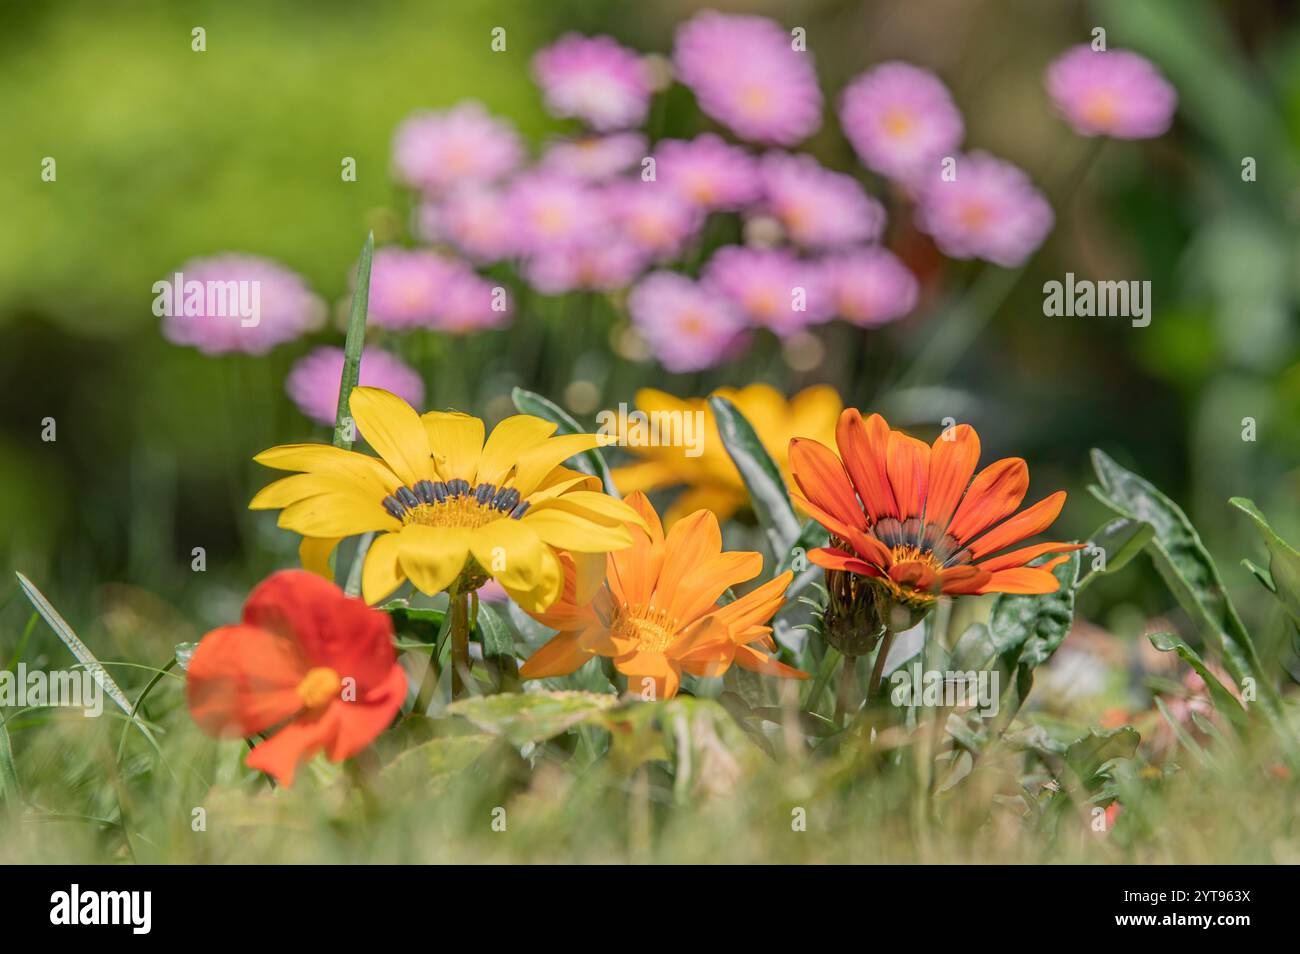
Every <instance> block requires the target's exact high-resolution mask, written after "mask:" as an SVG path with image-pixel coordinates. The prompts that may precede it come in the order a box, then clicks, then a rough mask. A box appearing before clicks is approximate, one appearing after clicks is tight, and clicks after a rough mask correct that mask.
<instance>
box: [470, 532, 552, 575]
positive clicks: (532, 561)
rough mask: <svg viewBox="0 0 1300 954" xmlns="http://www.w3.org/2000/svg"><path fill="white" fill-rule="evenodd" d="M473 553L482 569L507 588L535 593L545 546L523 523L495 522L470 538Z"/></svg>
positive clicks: (540, 573)
mask: <svg viewBox="0 0 1300 954" xmlns="http://www.w3.org/2000/svg"><path fill="white" fill-rule="evenodd" d="M469 547H470V552H471V553H473V554H474V559H475V560H477V561H478V563H479V566H481V567H482V568H483V569H485V570H487V571H488V572H489V573H491V574H492V578H493V579H495V580H496V581H497V582H498V583H500V584H501V585H502V586H503V587H506V588H507V592H509V591H510V589H522V590H531V589H532V588H533V587H534V586H536V585H537V584H538V583H539V582H540V580H541V575H542V550H543V549H544V545H543V544H542V541H541V540H540V539H539V538H538V536H537V534H536V533H534V532H533V531H532V530H531V529H530V528H528V527H525V526H524V524H523V521H522V520H511V519H509V518H506V519H504V520H494V521H493V522H492V523H489V524H486V525H484V526H482V527H479V528H478V529H477V530H475V531H474V532H473V533H472V534H471V536H470V544H469Z"/></svg>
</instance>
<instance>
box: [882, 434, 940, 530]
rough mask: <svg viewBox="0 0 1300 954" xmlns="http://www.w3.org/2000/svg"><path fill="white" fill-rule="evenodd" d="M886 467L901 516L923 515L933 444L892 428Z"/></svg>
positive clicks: (905, 517) (902, 518)
mask: <svg viewBox="0 0 1300 954" xmlns="http://www.w3.org/2000/svg"><path fill="white" fill-rule="evenodd" d="M885 466H886V470H887V471H888V473H889V486H890V488H891V489H892V490H893V492H894V501H895V502H896V503H897V504H898V518H899V519H900V520H907V519H908V518H909V517H920V516H921V515H922V513H923V512H924V511H925V494H926V489H927V488H928V486H929V482H930V445H929V444H927V443H926V442H925V441H919V440H917V439H916V438H915V437H910V436H908V435H907V434H904V433H903V432H902V431H892V432H890V435H889V444H888V445H887V460H886V465H885Z"/></svg>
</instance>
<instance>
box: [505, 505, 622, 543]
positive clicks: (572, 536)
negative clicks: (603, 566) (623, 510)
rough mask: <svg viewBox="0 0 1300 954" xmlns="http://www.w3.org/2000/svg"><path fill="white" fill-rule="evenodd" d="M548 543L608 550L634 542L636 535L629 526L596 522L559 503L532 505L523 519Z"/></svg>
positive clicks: (522, 520) (522, 521) (521, 520)
mask: <svg viewBox="0 0 1300 954" xmlns="http://www.w3.org/2000/svg"><path fill="white" fill-rule="evenodd" d="M520 523H524V524H527V526H528V527H529V529H531V530H532V531H533V532H534V533H536V534H537V535H538V536H539V537H541V538H542V540H543V541H544V542H545V543H549V544H550V545H551V546H553V547H558V548H559V549H561V550H574V551H577V552H579V553H605V552H608V551H609V550H621V549H622V548H623V547H626V546H631V544H632V536H631V534H630V533H628V530H627V527H624V526H622V525H621V524H620V525H618V526H608V525H605V524H600V523H595V522H593V521H591V520H588V519H586V518H584V517H580V516H578V515H577V514H573V513H569V512H568V511H566V510H563V509H559V508H556V507H548V508H546V509H538V508H532V507H530V508H529V509H528V512H527V513H525V514H524V515H523V517H522V518H521V519H520Z"/></svg>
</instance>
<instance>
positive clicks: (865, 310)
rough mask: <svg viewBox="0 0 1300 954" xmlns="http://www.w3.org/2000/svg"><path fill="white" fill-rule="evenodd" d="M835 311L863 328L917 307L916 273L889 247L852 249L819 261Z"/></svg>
mask: <svg viewBox="0 0 1300 954" xmlns="http://www.w3.org/2000/svg"><path fill="white" fill-rule="evenodd" d="M822 269H823V271H822V278H823V281H825V283H826V293H827V295H828V296H829V298H830V300H831V307H832V309H833V311H834V313H835V314H836V315H837V316H839V317H840V318H843V319H844V320H845V321H848V322H851V323H852V324H855V325H861V326H863V327H873V326H875V325H883V324H886V323H887V322H890V321H894V320H896V319H898V318H901V317H903V316H904V315H906V314H907V313H908V312H910V311H911V310H912V309H913V308H915V307H916V299H917V294H918V291H919V288H918V285H917V281H916V276H915V275H913V274H912V273H911V272H910V271H908V268H907V266H906V265H904V264H903V263H902V262H901V261H899V259H898V256H896V255H895V254H894V253H893V252H890V251H889V250H888V249H884V248H879V247H871V248H859V249H851V250H849V251H844V252H840V253H837V254H835V255H832V256H830V257H828V258H826V259H823V261H822Z"/></svg>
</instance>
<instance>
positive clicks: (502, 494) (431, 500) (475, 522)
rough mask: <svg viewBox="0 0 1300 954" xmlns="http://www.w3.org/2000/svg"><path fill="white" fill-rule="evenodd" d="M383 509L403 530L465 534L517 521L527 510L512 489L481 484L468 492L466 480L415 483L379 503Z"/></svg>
mask: <svg viewBox="0 0 1300 954" xmlns="http://www.w3.org/2000/svg"><path fill="white" fill-rule="evenodd" d="M383 505H384V509H385V510H387V511H388V513H389V514H391V515H392V516H393V517H395V518H397V519H398V520H400V521H402V525H403V526H409V525H411V524H421V525H423V526H426V527H460V528H463V529H466V530H475V529H477V528H479V527H481V526H483V525H484V524H488V523H492V522H493V521H496V520H502V519H504V518H506V517H513V518H514V519H516V520H518V519H519V518H520V517H522V516H523V515H524V512H525V511H526V510H527V509H528V501H526V500H520V497H519V491H517V490H514V489H513V488H507V487H497V485H496V484H489V483H481V484H479V485H478V486H477V487H475V488H474V489H473V490H471V489H470V486H469V481H466V480H448V481H441V480H439V481H433V480H421V481H417V482H416V483H415V485H414V486H412V487H398V488H397V489H396V490H395V491H393V492H392V493H391V494H389V495H388V496H387V497H385V498H384V499H383Z"/></svg>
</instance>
